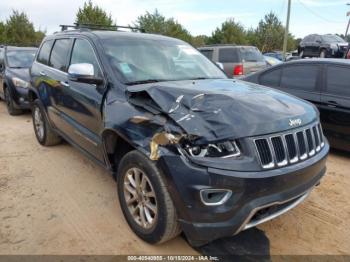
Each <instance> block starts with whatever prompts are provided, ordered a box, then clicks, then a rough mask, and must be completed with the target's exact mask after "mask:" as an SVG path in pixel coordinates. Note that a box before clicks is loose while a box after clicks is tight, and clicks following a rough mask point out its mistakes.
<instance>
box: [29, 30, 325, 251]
mask: <svg viewBox="0 0 350 262" xmlns="http://www.w3.org/2000/svg"><path fill="white" fill-rule="evenodd" d="M31 85H32V87H31V88H30V93H29V98H30V101H31V103H32V105H33V106H32V117H33V124H34V132H35V135H36V138H37V140H38V142H39V143H40V144H42V145H44V146H52V145H55V144H57V143H59V142H60V141H61V139H64V140H66V141H68V142H69V143H71V144H72V145H74V146H76V147H77V148H78V149H79V150H81V152H83V153H84V154H85V155H87V156H89V157H90V158H91V159H93V160H94V161H95V162H96V163H98V164H100V165H102V166H103V167H105V168H106V169H107V170H109V171H110V172H111V173H113V175H114V176H115V178H116V180H117V188H118V194H119V201H120V207H121V211H122V212H123V214H124V216H125V219H126V221H127V222H128V224H129V225H130V227H131V228H132V230H133V231H134V232H135V233H136V234H137V235H138V236H139V237H140V238H142V239H143V240H145V241H147V242H149V243H161V242H164V241H167V240H169V239H171V238H173V237H175V236H177V235H178V234H179V233H180V232H181V231H183V232H184V233H185V235H186V237H187V238H188V240H189V242H190V243H191V244H192V245H203V244H205V243H207V242H208V241H211V240H214V239H217V238H221V237H225V236H231V235H234V234H237V233H239V232H241V231H242V230H245V229H247V228H250V227H254V226H256V225H258V224H260V223H263V222H265V221H268V220H270V219H272V218H274V217H276V216H279V215H281V214H283V213H285V212H287V211H288V210H290V209H291V208H293V207H295V206H296V205H297V204H299V203H301V202H302V201H303V200H304V199H305V198H306V197H307V196H308V195H309V193H310V192H311V191H312V189H313V188H314V186H316V185H318V184H319V182H320V180H321V178H322V177H323V175H324V174H325V170H326V167H325V163H326V157H327V154H328V150H329V146H328V142H327V140H326V139H325V138H324V136H323V134H322V128H321V126H320V122H319V113H318V111H317V109H316V107H315V106H313V105H312V104H311V103H308V102H305V101H303V100H301V99H298V98H296V97H293V96H290V95H287V94H285V93H282V92H279V91H277V90H273V89H270V88H266V87H262V86H259V85H256V84H251V83H247V82H243V81H239V80H236V79H228V78H227V77H226V76H225V74H224V73H223V72H222V71H221V70H220V69H219V68H218V67H217V66H216V65H215V64H214V63H212V62H211V61H210V60H209V59H207V58H206V57H205V56H204V55H202V54H201V53H200V52H199V51H197V50H196V49H194V48H193V47H192V46H190V45H189V44H187V43H185V42H183V41H181V40H178V39H174V38H169V37H164V36H160V35H152V34H142V33H136V32H135V33H130V32H117V31H107V30H96V28H95V30H90V29H87V28H85V27H84V28H76V29H75V30H67V31H63V32H60V33H56V34H54V35H51V36H48V37H46V38H45V39H44V41H43V43H42V44H41V47H40V50H39V51H38V54H37V56H36V59H35V61H34V63H33V66H32V68H31ZM53 161H54V160H53ZM252 241H254V240H252Z"/></svg>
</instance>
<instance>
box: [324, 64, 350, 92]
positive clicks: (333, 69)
mask: <svg viewBox="0 0 350 262" xmlns="http://www.w3.org/2000/svg"><path fill="white" fill-rule="evenodd" d="M326 93H328V94H332V95H337V96H346V97H350V68H349V67H340V66H328V69H327V85H326Z"/></svg>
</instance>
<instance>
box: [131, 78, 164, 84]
mask: <svg viewBox="0 0 350 262" xmlns="http://www.w3.org/2000/svg"><path fill="white" fill-rule="evenodd" d="M165 81H169V80H166V79H145V80H138V81H132V82H126V83H125V84H126V85H141V84H149V83H158V82H165Z"/></svg>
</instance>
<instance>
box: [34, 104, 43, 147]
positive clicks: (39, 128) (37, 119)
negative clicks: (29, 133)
mask: <svg viewBox="0 0 350 262" xmlns="http://www.w3.org/2000/svg"><path fill="white" fill-rule="evenodd" d="M34 127H35V132H36V134H37V136H38V138H39V140H41V141H42V140H43V139H44V121H43V117H42V114H41V112H40V109H39V107H35V109H34Z"/></svg>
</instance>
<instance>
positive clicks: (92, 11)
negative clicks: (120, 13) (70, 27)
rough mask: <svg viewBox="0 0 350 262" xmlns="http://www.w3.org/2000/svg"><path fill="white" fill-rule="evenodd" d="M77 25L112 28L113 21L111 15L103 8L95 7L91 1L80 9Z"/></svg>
mask: <svg viewBox="0 0 350 262" xmlns="http://www.w3.org/2000/svg"><path fill="white" fill-rule="evenodd" d="M75 22H76V23H80V24H97V25H104V26H112V25H113V20H112V16H111V15H107V13H106V11H104V10H103V9H102V8H101V7H99V6H97V5H94V4H93V3H92V1H91V0H89V1H88V2H85V3H84V6H83V8H79V10H78V12H77V14H76V18H75Z"/></svg>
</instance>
